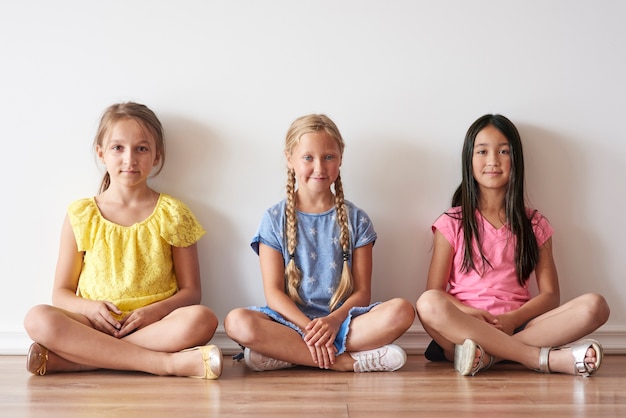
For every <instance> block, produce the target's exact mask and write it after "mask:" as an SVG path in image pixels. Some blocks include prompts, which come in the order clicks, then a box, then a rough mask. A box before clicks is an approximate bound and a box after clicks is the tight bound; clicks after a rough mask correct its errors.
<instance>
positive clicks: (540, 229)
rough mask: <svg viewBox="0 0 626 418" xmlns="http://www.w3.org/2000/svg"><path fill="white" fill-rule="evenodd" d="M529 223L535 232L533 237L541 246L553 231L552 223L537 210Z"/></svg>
mask: <svg viewBox="0 0 626 418" xmlns="http://www.w3.org/2000/svg"><path fill="white" fill-rule="evenodd" d="M531 223H532V225H533V231H534V232H535V238H536V239H537V245H538V246H539V247H541V246H542V245H543V244H544V243H545V242H546V241H547V240H548V239H549V238H550V237H551V236H552V234H553V233H554V230H553V229H552V225H550V222H548V219H547V218H546V217H545V216H543V215H542V214H540V213H539V212H535V213H534V215H533V217H532V219H531Z"/></svg>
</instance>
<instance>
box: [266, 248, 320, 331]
mask: <svg viewBox="0 0 626 418" xmlns="http://www.w3.org/2000/svg"><path fill="white" fill-rule="evenodd" d="M259 262H260V264H261V277H262V278H263V292H264V294H265V300H266V301H267V306H269V307H270V308H271V309H273V310H275V311H276V312H278V313H280V314H281V315H282V316H283V317H284V318H285V319H286V320H288V321H290V322H292V323H294V324H296V325H297V326H298V327H299V328H300V329H304V328H305V327H306V325H307V324H308V323H309V318H308V317H307V316H306V315H305V314H303V313H302V311H301V310H300V309H299V308H298V306H297V305H296V304H295V303H294V301H292V300H291V298H290V297H289V296H287V293H285V262H284V260H283V255H282V254H281V253H280V252H278V251H276V250H275V249H274V248H272V247H270V246H268V245H265V244H263V243H260V244H259Z"/></svg>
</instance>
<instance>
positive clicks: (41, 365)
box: [26, 343, 48, 376]
mask: <svg viewBox="0 0 626 418" xmlns="http://www.w3.org/2000/svg"><path fill="white" fill-rule="evenodd" d="M47 365H48V349H47V348H46V347H44V346H43V345H41V344H39V343H32V344H31V345H30V348H29V349H28V355H27V357H26V370H28V371H29V372H31V373H32V374H35V375H39V376H43V375H45V374H46V371H47V368H46V366H47Z"/></svg>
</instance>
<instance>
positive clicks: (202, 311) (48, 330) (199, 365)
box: [24, 305, 217, 376]
mask: <svg viewBox="0 0 626 418" xmlns="http://www.w3.org/2000/svg"><path fill="white" fill-rule="evenodd" d="M24 326H25V328H26V331H27V332H28V334H29V336H30V337H31V339H32V340H33V341H36V342H37V343H39V344H41V345H43V346H45V347H47V348H48V350H49V353H48V361H47V370H48V372H63V371H81V370H93V369H99V368H104V369H115V370H133V371H143V372H146V373H152V374H157V375H177V376H198V375H202V374H203V368H204V365H203V361H202V354H201V353H200V352H199V351H197V350H196V351H188V352H179V351H180V350H182V349H185V348H189V347H193V346H197V345H204V344H206V343H207V342H208V341H209V340H210V339H211V338H212V337H213V334H214V332H215V329H216V328H217V317H216V316H215V314H214V313H213V312H212V311H211V310H210V309H209V308H207V307H204V306H200V305H195V306H187V307H184V308H179V309H177V310H175V311H173V312H172V313H170V314H169V315H167V316H166V317H164V318H163V319H162V320H160V321H158V322H155V323H153V324H151V325H149V326H147V327H145V328H142V329H140V330H137V331H135V332H134V333H132V334H130V335H128V336H126V337H124V338H122V339H117V338H115V337H113V336H111V335H108V334H105V333H103V332H100V331H98V330H96V329H94V328H92V327H91V324H90V323H89V321H88V320H87V318H86V317H84V316H82V315H79V314H76V313H73V312H69V311H65V310H62V309H59V308H56V307H53V306H49V305H38V306H35V307H34V308H32V309H31V310H30V311H29V312H28V313H27V315H26V317H25V320H24Z"/></svg>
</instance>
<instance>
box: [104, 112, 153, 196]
mask: <svg viewBox="0 0 626 418" xmlns="http://www.w3.org/2000/svg"><path fill="white" fill-rule="evenodd" d="M96 152H97V154H98V157H99V158H100V159H101V160H102V162H103V163H104V164H105V166H106V169H107V172H108V173H109V175H110V177H111V184H112V185H113V184H118V185H120V186H125V187H134V186H139V185H145V183H146V181H147V179H148V177H149V176H150V173H151V172H152V168H153V167H154V166H156V165H157V164H158V163H159V158H160V156H159V153H158V151H157V147H156V142H155V139H154V138H153V136H152V135H150V133H149V131H148V130H147V129H144V127H143V126H142V125H141V124H140V123H138V122H137V121H135V120H134V119H132V118H124V119H120V120H118V121H117V122H115V123H114V124H113V126H112V127H111V129H110V132H109V135H107V137H106V138H105V139H104V141H103V144H102V145H97V146H96Z"/></svg>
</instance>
